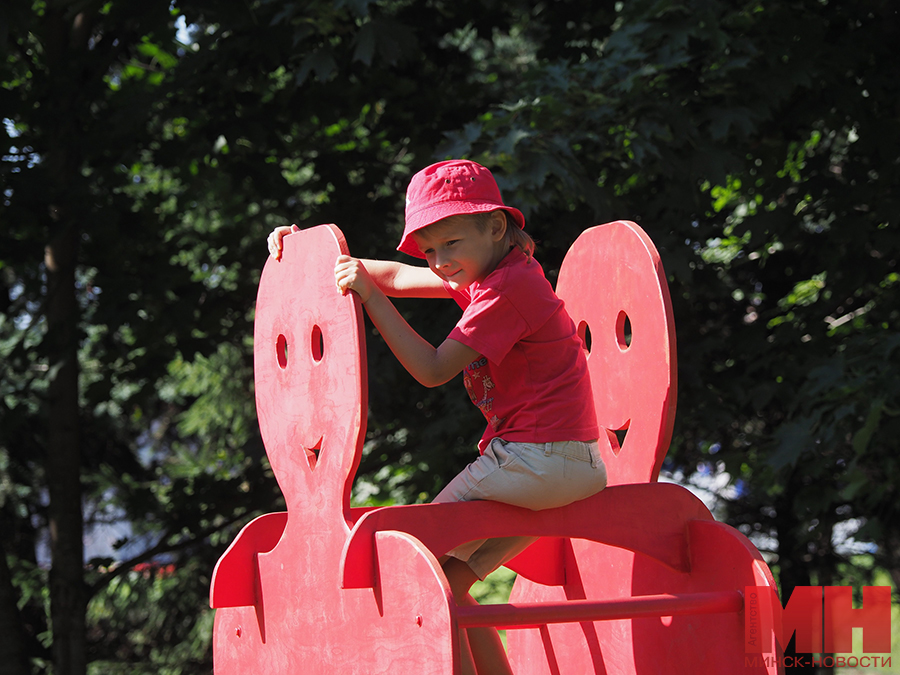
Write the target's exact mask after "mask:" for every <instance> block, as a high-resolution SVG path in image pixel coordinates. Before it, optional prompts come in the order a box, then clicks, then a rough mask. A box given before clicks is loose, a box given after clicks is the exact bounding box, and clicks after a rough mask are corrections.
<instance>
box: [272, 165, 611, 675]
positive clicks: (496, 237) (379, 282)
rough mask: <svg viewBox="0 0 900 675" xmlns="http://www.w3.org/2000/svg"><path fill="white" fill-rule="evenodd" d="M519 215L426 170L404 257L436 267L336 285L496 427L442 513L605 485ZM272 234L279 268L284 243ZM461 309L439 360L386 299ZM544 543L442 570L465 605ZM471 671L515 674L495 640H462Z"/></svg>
mask: <svg viewBox="0 0 900 675" xmlns="http://www.w3.org/2000/svg"><path fill="white" fill-rule="evenodd" d="M524 223H525V218H524V216H523V215H522V213H521V212H520V211H518V210H517V209H514V208H511V207H509V206H506V205H504V204H503V201H502V198H501V196H500V190H499V188H498V187H497V183H496V182H495V180H494V177H493V176H492V175H491V172H490V171H489V170H488V169H486V168H485V167H483V166H481V165H479V164H476V163H474V162H470V161H466V160H451V161H446V162H440V163H438V164H434V165H432V166H429V167H427V168H426V169H423V170H422V171H420V172H419V173H417V174H416V175H415V176H413V178H412V181H411V182H410V184H409V189H408V191H407V196H406V227H405V230H404V232H403V237H402V239H401V241H400V245H399V246H398V247H397V248H398V250H400V251H403V252H404V253H408V254H410V255H412V256H414V257H417V258H424V259H425V260H426V261H427V262H428V267H419V266H412V265H405V264H403V263H398V262H390V261H376V260H358V259H356V258H351V257H349V256H340V257H339V258H338V259H337V262H336V266H335V281H336V283H337V287H338V289H339V290H340V292H341V293H347V292H348V291H351V290H352V291H354V292H356V293H358V294H359V297H360V299H361V300H362V302H363V303H364V304H365V307H366V311H367V312H368V314H369V316H370V318H371V319H372V322H373V323H374V324H375V326H376V327H377V328H378V330H379V332H380V333H381V335H382V336H383V337H384V339H385V341H386V342H387V344H388V346H389V347H390V348H391V351H393V353H394V354H395V355H396V357H397V358H398V359H399V360H400V362H401V363H402V364H403V366H404V367H405V368H406V369H407V370H408V371H409V372H410V373H411V374H412V375H413V377H415V378H416V379H417V380H418V381H419V382H421V383H422V384H424V385H425V386H427V387H434V386H438V385H440V384H443V383H444V382H447V381H448V380H450V379H451V378H453V377H454V376H455V375H457V374H458V373H460V372H462V373H463V382H464V384H465V386H466V389H467V391H468V393H469V396H470V398H471V399H472V402H473V403H474V404H475V405H476V406H478V408H479V409H481V412H482V413H483V414H484V416H485V418H486V419H487V421H488V425H487V428H486V430H485V432H484V435H483V436H482V438H481V440H480V441H479V443H478V448H479V450H480V452H481V456H480V457H479V458H478V459H477V460H475V461H474V462H472V463H471V464H470V465H469V466H468V467H466V469H464V470H463V471H462V472H461V473H460V474H459V475H458V476H456V477H455V478H454V479H453V480H452V481H451V482H450V483H449V484H448V485H447V487H446V488H444V489H443V490H442V491H441V493H440V494H439V495H438V496H437V498H436V499H435V501H436V502H453V501H470V500H477V499H491V500H495V501H500V502H506V503H508V504H514V505H517V506H524V507H527V508H530V509H546V508H551V507H555V506H563V505H565V504H568V503H571V502H574V501H576V500H578V499H583V498H585V497H588V496H590V495H592V494H595V493H596V492H599V491H600V490H602V489H603V488H604V487H605V486H606V469H605V467H604V466H603V462H602V460H601V459H600V454H599V449H598V445H597V441H596V439H597V437H598V433H599V432H598V427H597V422H596V419H595V413H594V406H593V398H592V394H591V385H590V381H589V378H588V372H587V362H586V360H585V356H584V352H583V350H582V344H581V340H580V339H579V338H578V337H577V335H576V333H575V326H574V323H573V322H572V319H571V318H570V317H569V315H568V314H567V313H566V310H565V307H564V305H563V302H562V301H561V300H560V299H559V298H558V297H557V296H556V294H555V293H554V292H553V289H552V288H551V286H550V283H549V282H548V281H547V280H546V278H545V277H544V273H543V271H542V270H541V267H540V265H539V264H538V263H537V261H535V260H534V259H533V258H532V257H531V256H532V253H533V251H534V242H533V241H532V239H531V237H529V236H528V235H527V234H526V233H525V232H524V231H523V229H522V228H523V227H524ZM296 229H298V228H297V227H296V226H292V227H291V228H288V227H280V228H277V229H276V230H275V231H274V232H272V234H271V235H269V240H268V244H269V251H270V253H271V254H272V256H273V257H275V258H276V259H279V258H280V257H281V246H282V242H281V240H282V238H283V237H284V236H285V235H286V234H289V233H290V232H292V231H296ZM388 296H392V297H424V298H452V299H454V300H455V301H456V302H457V303H458V304H459V305H460V307H462V309H463V314H462V318H461V319H460V320H459V323H457V325H456V327H455V328H454V329H453V330H452V331H451V332H450V335H449V336H448V337H447V339H446V340H444V342H443V343H442V344H441V345H440V346H439V347H437V348H435V347H433V346H432V345H431V344H429V343H428V342H427V341H426V340H425V339H423V338H422V337H421V336H419V334H418V333H416V331H415V330H413V329H412V328H411V327H410V326H409V324H408V323H407V322H406V321H405V320H404V319H403V318H402V317H401V316H400V314H399V313H398V312H397V310H396V309H395V308H394V305H393V303H391V301H390V300H389V299H388ZM533 541H534V539H533V538H531V537H504V538H498V539H489V540H480V541H473V542H468V543H466V544H464V545H462V546H459V547H457V548H456V549H454V550H453V551H450V552H449V553H448V554H447V555H446V556H444V557H443V558H442V559H441V565H442V567H443V569H444V572H445V574H446V576H447V579H448V581H449V583H450V587H451V589H452V590H453V594H454V597H455V598H456V601H457V603H459V604H460V605H471V604H475V600H474V599H472V597H471V596H470V595H469V589H470V588H471V586H472V584H473V583H474V582H475V581H476V580H477V579H479V578H481V579H484V577H485V576H487V574H489V573H490V572H492V571H493V570H495V569H496V568H497V567H499V566H500V565H501V564H503V563H504V562H506V561H508V560H510V559H511V558H513V557H514V556H515V555H517V554H518V553H520V552H521V551H522V550H524V549H525V548H526V547H527V546H528V545H530V544H531V543H532V542H533ZM461 638H462V639H461V640H460V644H461V645H462V649H461V652H462V666H463V668H462V672H463V673H466V674H469V673H471V674H473V675H474V674H475V673H476V672H477V673H479V674H480V675H487V674H491V675H493V674H495V673H511V672H512V671H511V670H510V667H509V662H508V661H507V658H506V653H505V651H504V649H503V645H502V643H501V642H500V638H499V635H498V633H497V631H495V630H493V629H490V628H470V629H468V630H467V631H464V632H463V635H461Z"/></svg>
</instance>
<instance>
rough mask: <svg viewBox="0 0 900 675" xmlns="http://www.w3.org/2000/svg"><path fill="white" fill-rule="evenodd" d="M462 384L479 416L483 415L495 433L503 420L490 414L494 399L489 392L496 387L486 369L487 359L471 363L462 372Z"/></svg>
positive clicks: (482, 358)
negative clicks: (479, 412) (478, 411)
mask: <svg viewBox="0 0 900 675" xmlns="http://www.w3.org/2000/svg"><path fill="white" fill-rule="evenodd" d="M463 384H465V386H466V391H467V392H468V393H469V398H470V399H471V400H472V403H474V404H475V405H476V406H478V409H479V410H481V414H482V415H484V417H485V419H487V421H488V423H489V424H490V425H491V427H492V428H493V429H494V431H496V430H497V429H499V428H500V424H501V423H502V422H503V420H502V419H501V418H499V417H497V416H496V415H494V414H493V413H492V410H493V408H494V397H493V396H490V394H489V392H490V391H491V390H492V389H493V388H494V387H495V386H496V385H495V384H494V381H493V379H491V374H490V369H489V368H488V367H487V359H486V358H485V357H483V356H482V357H481V358H479V359H476V360H475V361H472V363H470V364H469V365H468V366H466V367H465V370H463Z"/></svg>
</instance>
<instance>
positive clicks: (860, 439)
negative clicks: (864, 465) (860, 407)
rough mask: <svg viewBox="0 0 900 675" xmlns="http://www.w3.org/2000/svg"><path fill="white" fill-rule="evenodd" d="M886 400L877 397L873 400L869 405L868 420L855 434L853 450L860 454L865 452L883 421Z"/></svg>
mask: <svg viewBox="0 0 900 675" xmlns="http://www.w3.org/2000/svg"><path fill="white" fill-rule="evenodd" d="M884 404H885V401H884V399H883V398H877V399H875V400H874V401H872V405H871V406H870V407H869V414H868V415H866V421H865V423H864V424H863V426H862V428H861V429H860V430H859V431H857V432H856V433H855V434H854V435H853V452H855V453H856V454H857V456H858V455H862V454H865V452H866V450H867V449H868V447H869V441H871V440H872V436H873V435H874V434H875V432H876V431H877V430H878V424H879V422H881V415H882V413H883V412H884Z"/></svg>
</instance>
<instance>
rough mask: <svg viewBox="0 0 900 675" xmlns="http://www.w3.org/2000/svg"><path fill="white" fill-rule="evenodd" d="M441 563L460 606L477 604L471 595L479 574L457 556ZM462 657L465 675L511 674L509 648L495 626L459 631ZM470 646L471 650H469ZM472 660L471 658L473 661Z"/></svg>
mask: <svg viewBox="0 0 900 675" xmlns="http://www.w3.org/2000/svg"><path fill="white" fill-rule="evenodd" d="M441 566H442V567H443V569H444V574H445V575H446V576H447V581H449V582H450V590H451V591H453V597H454V599H455V600H456V604H457V605H460V606H469V605H477V604H478V603H477V602H476V601H475V599H474V598H473V597H472V596H471V595H469V589H470V588H472V584H474V583H475V582H476V581H478V576H477V575H476V574H475V572H473V571H472V568H471V567H469V566H468V565H467V564H466V563H464V562H462V561H461V560H458V559H456V558H451V557H448V558H446V559H445V560H444V561H443V562H442V564H441ZM459 637H460V660H461V661H462V672H463V675H469V674H470V673H471V674H472V675H475V673H477V674H478V675H512V669H511V668H510V666H509V659H507V657H506V650H505V649H504V648H503V642H502V641H501V640H500V634H499V633H498V632H497V631H496V629H494V628H468V629H461V630H460V636H459ZM466 645H468V649H466ZM470 659H471V660H470Z"/></svg>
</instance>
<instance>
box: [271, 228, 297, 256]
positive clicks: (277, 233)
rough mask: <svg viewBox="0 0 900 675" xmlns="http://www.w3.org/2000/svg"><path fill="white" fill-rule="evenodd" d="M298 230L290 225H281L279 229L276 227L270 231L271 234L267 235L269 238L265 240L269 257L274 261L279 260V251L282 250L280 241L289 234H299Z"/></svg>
mask: <svg viewBox="0 0 900 675" xmlns="http://www.w3.org/2000/svg"><path fill="white" fill-rule="evenodd" d="M299 231H300V228H299V227H297V226H296V225H291V226H290V227H288V226H287V225H282V226H281V227H276V228H275V229H274V230H272V233H271V234H270V235H269V238H268V239H267V240H266V243H267V244H268V246H269V255H270V256H272V257H273V258H275V260H281V251H282V248H283V246H284V245H283V243H282V239H284V238H285V236H287V235H289V234H291V233H292V232H299Z"/></svg>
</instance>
